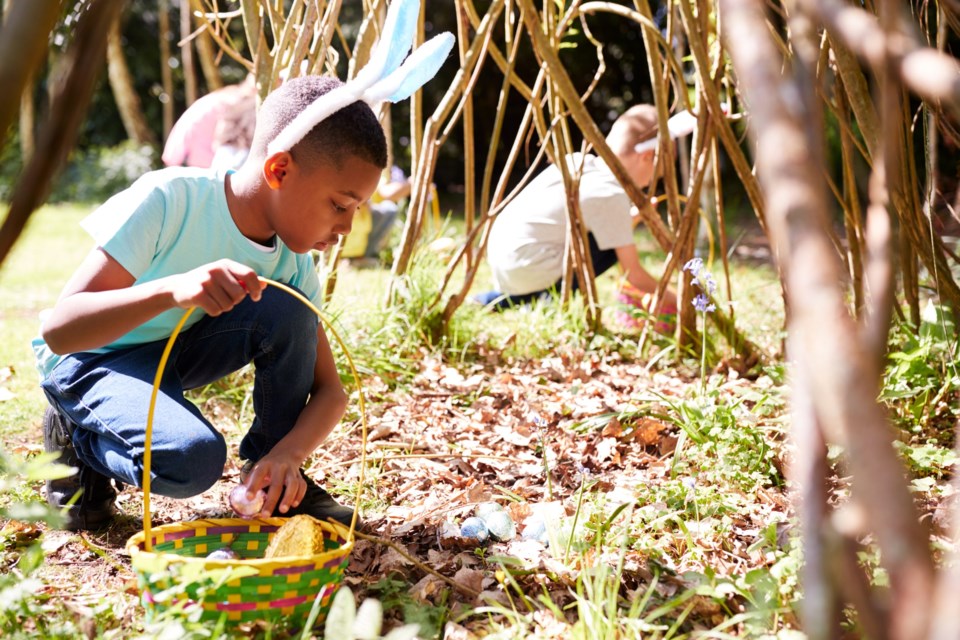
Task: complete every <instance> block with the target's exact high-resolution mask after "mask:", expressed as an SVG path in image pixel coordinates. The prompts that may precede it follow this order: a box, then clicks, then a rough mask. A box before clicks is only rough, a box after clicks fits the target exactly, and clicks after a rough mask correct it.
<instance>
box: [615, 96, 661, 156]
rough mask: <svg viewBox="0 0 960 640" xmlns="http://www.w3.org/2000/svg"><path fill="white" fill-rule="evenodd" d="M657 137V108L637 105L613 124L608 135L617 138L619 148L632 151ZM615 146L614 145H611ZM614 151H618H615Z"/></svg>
mask: <svg viewBox="0 0 960 640" xmlns="http://www.w3.org/2000/svg"><path fill="white" fill-rule="evenodd" d="M656 135H657V108H656V107H655V106H653V105H652V104H635V105H633V106H632V107H630V108H629V109H627V110H626V111H624V112H623V114H621V115H620V117H619V118H617V120H616V121H615V122H614V123H613V127H612V128H611V129H610V134H609V135H608V141H610V138H612V137H616V141H617V143H618V145H617V146H620V147H622V148H623V149H624V150H632V149H633V148H634V147H635V146H637V145H638V144H640V143H641V142H646V141H647V140H649V139H651V138H653V137H655V136H656ZM611 146H613V145H611ZM614 151H617V150H616V149H614Z"/></svg>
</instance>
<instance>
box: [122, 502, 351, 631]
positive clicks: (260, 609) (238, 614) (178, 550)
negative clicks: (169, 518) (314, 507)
mask: <svg viewBox="0 0 960 640" xmlns="http://www.w3.org/2000/svg"><path fill="white" fill-rule="evenodd" d="M285 521H286V518H264V519H259V520H240V519H237V518H224V519H214V520H195V521H191V522H180V523H175V524H169V525H164V526H160V527H154V528H152V529H151V533H150V535H151V540H152V543H153V551H146V550H145V533H144V532H140V533H138V534H136V535H134V536H133V537H132V538H130V540H129V542H128V543H127V551H128V552H129V553H130V556H131V558H132V564H133V569H134V571H135V572H136V574H137V582H138V585H139V588H140V593H141V601H142V602H143V605H144V607H145V608H146V609H147V611H148V614H153V613H156V612H157V611H160V610H163V609H167V608H171V607H175V606H178V605H184V604H189V603H197V604H199V605H200V606H201V607H202V609H203V612H202V614H201V619H202V620H212V621H215V620H219V619H220V618H221V617H224V616H225V619H226V621H227V622H228V623H234V624H235V623H240V622H250V621H254V620H269V621H276V620H277V619H279V618H281V617H283V618H286V619H288V620H290V621H294V622H296V621H302V620H303V619H306V617H307V615H308V614H309V613H310V609H311V608H312V607H313V604H314V601H315V600H317V599H318V598H319V601H320V616H319V617H318V618H317V622H322V621H323V619H324V617H325V616H326V613H327V610H328V609H329V607H330V602H331V600H332V599H333V596H334V594H335V593H336V590H337V588H338V587H339V586H340V581H341V579H342V578H343V572H344V570H345V569H346V566H347V563H348V561H349V556H350V551H351V549H352V548H353V542H352V541H351V540H350V539H349V529H347V528H346V527H344V526H342V525H339V524H333V523H326V522H324V523H321V524H320V526H321V527H322V529H323V534H324V536H323V538H324V551H323V552H322V553H319V554H317V555H313V556H291V557H283V558H270V559H264V558H263V553H264V551H265V550H266V548H267V544H269V542H270V539H271V538H272V537H273V535H274V533H275V532H276V531H277V529H279V528H280V526H281V525H282V524H283V523H284V522H285ZM223 547H230V548H231V549H233V550H234V551H235V552H237V554H238V555H240V558H241V559H240V560H207V559H206V555H207V554H209V553H211V552H212V551H215V550H217V549H221V548H223Z"/></svg>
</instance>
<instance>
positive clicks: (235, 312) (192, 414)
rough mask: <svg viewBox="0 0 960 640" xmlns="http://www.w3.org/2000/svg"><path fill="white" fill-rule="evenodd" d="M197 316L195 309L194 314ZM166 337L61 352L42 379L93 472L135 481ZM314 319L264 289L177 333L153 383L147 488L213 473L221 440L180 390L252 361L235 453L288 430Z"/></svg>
mask: <svg viewBox="0 0 960 640" xmlns="http://www.w3.org/2000/svg"><path fill="white" fill-rule="evenodd" d="M194 313H197V312H194ZM166 342H167V341H166V340H161V341H158V342H150V343H147V344H143V345H138V346H135V347H130V348H127V349H120V350H117V351H111V352H108V353H85V352H84V353H76V354H73V355H70V356H67V357H65V358H64V359H63V360H62V361H61V362H60V363H59V364H58V365H57V366H56V367H55V368H54V370H53V371H52V372H51V373H50V376H49V377H48V378H47V379H46V380H44V381H43V383H42V387H43V390H44V392H45V393H46V395H47V398H48V399H49V400H50V402H51V403H52V404H53V405H54V407H56V408H57V409H58V410H59V411H60V412H61V413H62V414H63V415H65V416H66V417H67V418H68V419H69V420H70V421H72V422H73V423H75V424H76V425H77V427H78V428H77V429H75V430H74V434H73V443H74V446H75V447H76V449H77V456H78V457H79V458H80V460H81V461H83V462H84V463H85V464H87V465H89V466H90V467H91V468H92V469H93V470H94V471H97V472H99V473H101V474H103V475H106V476H109V477H112V478H114V479H116V480H119V481H121V482H124V483H127V484H132V485H136V486H142V482H141V480H142V477H143V454H144V446H145V438H144V436H145V429H146V424H147V410H148V408H149V402H150V392H151V390H152V387H153V379H154V377H155V376H156V372H157V365H158V364H159V362H160V356H161V354H162V353H163V349H164V347H165V346H166ZM316 355H317V316H316V314H314V313H313V311H311V310H310V309H309V308H308V307H307V306H306V305H304V304H303V303H301V302H299V301H298V300H296V299H295V298H294V297H293V296H291V295H290V294H288V293H286V292H285V291H281V290H279V289H277V288H275V287H267V288H266V289H265V290H264V292H263V296H262V298H261V299H260V301H259V302H253V301H252V300H250V298H245V299H244V300H243V301H242V302H241V303H240V304H238V305H237V306H236V307H234V308H233V309H232V310H231V311H230V312H228V313H225V314H223V315H221V316H218V317H216V318H214V317H210V316H206V317H204V318H203V319H201V320H200V321H199V322H197V323H196V324H195V325H193V326H192V327H190V329H188V330H186V331H184V332H183V333H182V334H180V335H179V336H178V337H177V339H176V341H175V344H174V347H173V350H172V351H171V354H170V360H169V361H168V363H167V368H166V371H165V372H164V375H163V379H162V380H161V385H160V391H159V393H158V395H157V405H156V409H155V413H154V421H153V438H152V442H151V445H150V450H151V453H152V462H151V469H150V472H151V474H150V478H151V486H152V490H153V492H155V493H157V494H160V495H164V496H170V497H173V498H185V497H189V496H194V495H197V494H199V493H203V492H204V491H206V490H207V489H209V488H210V487H211V486H213V484H214V483H215V482H216V481H217V480H219V479H220V477H221V475H222V474H223V467H224V464H225V463H226V459H227V445H226V441H225V440H224V438H223V435H221V434H220V433H219V432H218V431H217V430H216V429H214V428H213V426H212V425H211V424H210V422H208V421H207V419H206V418H204V417H203V416H202V415H201V414H200V410H199V409H197V407H196V406H195V405H194V404H193V403H192V402H190V401H189V400H187V399H186V398H184V397H183V392H184V390H185V389H194V388H197V387H201V386H203V385H206V384H209V383H211V382H213V381H215V380H218V379H220V378H222V377H224V376H226V375H227V374H229V373H232V372H233V371H236V370H238V369H240V368H242V367H243V366H244V365H246V364H247V363H249V362H251V361H253V364H254V369H255V378H254V384H253V408H254V413H255V414H256V417H255V418H254V420H253V424H252V426H251V427H250V429H249V431H247V433H246V435H245V436H244V437H243V440H242V441H241V443H240V456H241V457H242V458H245V459H248V460H259V459H260V458H261V457H263V456H264V455H266V454H267V453H268V452H269V451H270V449H272V448H273V446H274V445H275V444H276V443H277V442H279V441H280V440H281V439H282V438H283V437H284V436H285V435H287V433H288V432H289V431H290V430H291V429H292V428H293V426H294V424H295V423H296V420H297V418H298V417H299V415H300V412H301V411H302V410H303V407H304V405H305V404H306V402H307V398H308V396H309V394H310V389H311V387H312V385H313V374H314V364H315V362H316Z"/></svg>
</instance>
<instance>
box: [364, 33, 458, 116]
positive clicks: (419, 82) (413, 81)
mask: <svg viewBox="0 0 960 640" xmlns="http://www.w3.org/2000/svg"><path fill="white" fill-rule="evenodd" d="M453 43H454V37H453V34H451V33H449V32H444V33H441V34H439V35H437V36H435V37H433V38H431V39H430V40H428V41H427V42H425V43H424V44H423V45H422V46H420V47H418V48H417V49H416V50H415V51H414V52H413V53H412V54H410V57H409V58H407V59H406V61H405V62H404V63H403V64H402V65H401V66H400V68H399V69H397V70H396V71H394V72H393V73H392V74H390V75H389V76H387V77H386V78H384V79H383V80H381V81H380V82H378V83H377V84H375V85H374V86H372V87H370V89H368V90H367V91H366V92H365V94H364V96H365V97H367V98H368V99H369V100H370V101H371V102H380V101H382V100H389V101H390V102H399V101H400V100H403V99H404V98H407V97H408V96H410V95H411V94H412V93H413V92H414V91H416V90H417V89H419V88H420V87H422V86H423V85H424V84H426V82H427V81H428V80H430V79H431V78H432V77H433V76H435V75H436V73H437V71H439V70H440V67H441V66H442V65H443V63H444V61H445V60H446V59H447V56H448V55H450V51H451V49H453Z"/></svg>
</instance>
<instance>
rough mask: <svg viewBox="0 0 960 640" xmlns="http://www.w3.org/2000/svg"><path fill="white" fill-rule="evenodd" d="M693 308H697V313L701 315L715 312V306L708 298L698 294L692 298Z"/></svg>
mask: <svg viewBox="0 0 960 640" xmlns="http://www.w3.org/2000/svg"><path fill="white" fill-rule="evenodd" d="M693 306H694V307H696V308H697V311H700V312H702V313H711V312H713V311H716V310H717V305H715V304H711V303H710V298H708V297H707V296H705V295H703V294H702V293H698V294H697V295H696V296H695V297H694V298H693Z"/></svg>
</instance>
